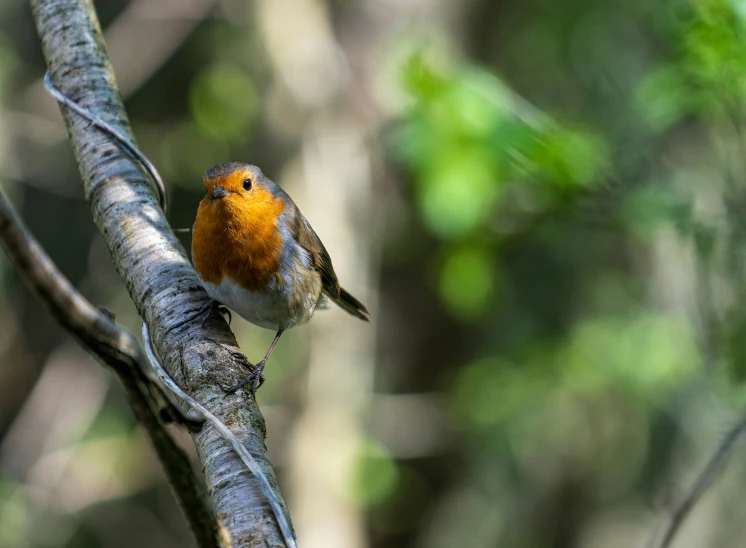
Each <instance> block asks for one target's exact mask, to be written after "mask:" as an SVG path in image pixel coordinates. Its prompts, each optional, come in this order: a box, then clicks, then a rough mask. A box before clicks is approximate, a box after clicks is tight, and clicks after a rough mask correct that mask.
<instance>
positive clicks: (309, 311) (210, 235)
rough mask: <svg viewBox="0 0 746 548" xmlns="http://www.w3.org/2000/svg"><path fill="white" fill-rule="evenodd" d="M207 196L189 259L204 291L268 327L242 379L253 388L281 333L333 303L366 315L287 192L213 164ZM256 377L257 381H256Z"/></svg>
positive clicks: (237, 166)
mask: <svg viewBox="0 0 746 548" xmlns="http://www.w3.org/2000/svg"><path fill="white" fill-rule="evenodd" d="M203 181H204V184H205V189H206V190H207V195H206V196H205V197H204V198H203V200H202V201H201V202H200V204H199V209H198V210H197V218H196V220H195V221H194V230H193V232H192V260H193V262H194V268H195V270H196V271H197V275H198V276H199V278H200V281H201V282H202V285H203V286H204V287H205V290H206V291H207V294H208V295H209V296H210V297H211V298H212V299H213V300H214V302H213V303H211V304H210V305H208V306H210V308H211V309H212V308H214V307H215V306H217V304H218V303H219V304H220V305H225V306H227V307H228V308H230V309H232V310H234V311H235V312H236V313H238V315H240V316H241V317H242V318H244V319H246V320H248V321H249V322H251V323H253V324H255V325H258V326H259V327H264V328H265V329H272V330H274V331H275V332H276V335H275V338H274V340H273V341H272V344H271V345H270V347H269V350H267V353H266V355H265V356H264V358H263V359H262V361H260V362H259V363H257V364H256V365H255V366H254V368H253V371H252V373H251V374H250V375H249V376H248V377H247V378H246V379H244V380H243V381H241V382H240V383H239V384H237V385H236V386H234V387H233V388H232V389H231V390H229V391H228V393H229V394H232V393H234V392H236V391H237V390H238V389H239V388H241V387H242V386H244V385H245V384H246V383H251V385H250V386H251V388H252V391H255V390H256V389H257V388H259V386H261V384H262V383H263V382H264V376H263V375H262V371H263V369H264V366H265V365H266V363H267V360H268V359H269V356H270V355H271V354H272V351H273V350H274V348H275V345H276V344H277V341H278V340H279V339H280V336H281V335H282V334H283V332H285V331H287V330H288V329H290V328H291V327H295V326H296V325H300V324H303V323H306V322H307V321H309V320H310V319H311V318H312V317H313V313H314V312H315V311H316V310H317V309H322V310H323V309H326V308H329V306H330V304H329V302H330V301H331V302H334V303H335V304H337V305H338V306H340V307H341V308H342V309H344V310H345V311H347V312H349V313H350V314H352V315H353V316H355V317H356V318H360V319H361V320H365V321H368V316H369V313H368V310H367V309H366V308H365V306H364V305H363V304H362V303H361V302H360V301H358V300H357V299H356V298H355V297H353V296H352V295H350V294H349V293H348V292H347V291H345V290H344V289H343V288H342V287H340V285H339V281H338V280H337V275H336V274H335V273H334V267H333V266H332V260H331V258H330V257H329V253H327V251H326V248H324V244H322V243H321V240H320V239H319V237H318V236H317V235H316V233H315V232H314V231H313V228H311V225H310V224H309V223H308V221H307V220H306V218H305V217H304V216H303V214H302V213H301V212H300V210H299V209H298V206H296V205H295V203H294V202H293V200H292V199H291V198H290V196H288V194H287V193H286V192H285V191H284V190H282V189H281V188H280V187H279V186H277V185H276V184H275V183H273V182H272V181H271V180H269V179H268V178H267V177H265V176H264V174H263V173H262V171H261V170H260V169H259V168H258V167H256V166H253V165H250V164H243V163H238V162H230V163H225V164H218V165H215V166H212V167H211V168H210V169H208V170H207V171H206V172H205V174H204V177H203ZM257 383H258V384H257Z"/></svg>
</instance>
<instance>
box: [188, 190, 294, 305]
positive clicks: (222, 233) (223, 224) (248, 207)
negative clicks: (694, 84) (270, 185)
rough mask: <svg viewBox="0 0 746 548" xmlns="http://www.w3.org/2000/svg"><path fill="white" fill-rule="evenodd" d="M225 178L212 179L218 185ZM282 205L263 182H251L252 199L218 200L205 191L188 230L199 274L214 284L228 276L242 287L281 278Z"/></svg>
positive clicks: (260, 285)
mask: <svg viewBox="0 0 746 548" xmlns="http://www.w3.org/2000/svg"><path fill="white" fill-rule="evenodd" d="M228 183H229V182H228V181H226V182H225V183H222V182H221V181H220V180H216V181H214V184H215V185H218V186H219V185H221V184H225V185H226V186H228ZM208 190H209V189H208ZM284 209H285V203H284V201H283V200H282V199H281V198H278V197H275V196H273V195H272V193H271V192H269V190H267V189H265V188H255V189H254V191H253V192H252V199H245V198H243V197H241V196H237V195H236V196H228V197H226V198H223V199H222V200H217V199H212V198H210V197H209V193H208V197H206V198H204V199H203V200H202V202H200V204H199V209H198V210H197V218H196V219H195V222H194V231H193V233H192V258H193V261H194V267H195V269H196V270H197V272H198V273H199V275H200V277H201V278H202V280H203V281H204V282H208V283H211V284H215V285H218V284H220V282H221V281H222V280H223V278H225V277H228V278H230V279H232V280H233V281H234V282H236V283H237V284H238V285H240V286H241V287H242V288H244V289H248V290H250V291H260V290H261V289H263V288H264V287H266V286H267V284H268V283H269V282H270V281H271V280H272V279H273V278H279V272H280V254H281V253H282V239H281V236H280V232H279V230H278V217H279V216H280V215H281V214H282V212H283V211H284Z"/></svg>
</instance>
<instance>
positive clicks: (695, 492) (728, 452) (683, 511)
mask: <svg viewBox="0 0 746 548" xmlns="http://www.w3.org/2000/svg"><path fill="white" fill-rule="evenodd" d="M745 432H746V409H744V410H742V411H741V414H740V415H739V417H738V421H736V424H734V425H733V426H731V428H730V430H728V432H726V434H725V436H724V437H723V439H722V440H721V441H720V443H719V444H718V446H717V449H716V450H715V453H714V454H713V455H712V457H710V460H709V462H708V463H707V465H706V466H705V468H704V470H702V472H700V474H699V476H698V477H697V480H696V481H695V482H694V485H692V487H691V489H690V490H689V492H688V493H687V495H686V497H684V499H683V500H682V501H681V502H680V503H679V504H678V505H676V508H675V509H674V511H673V513H672V514H671V520H670V521H669V523H668V525H667V527H666V528H665V531H664V533H663V536H662V537H661V541H660V542H659V543H658V542H656V538H657V536H658V535H655V536H654V537H653V538H652V539H651V541H650V543H649V544H648V547H649V548H654V547H655V546H657V547H658V548H668V546H670V545H671V543H672V542H673V539H674V537H675V536H676V533H678V532H679V529H681V526H682V525H683V524H684V521H686V518H688V517H689V514H690V513H691V511H692V510H693V509H694V507H695V506H696V505H697V503H698V502H699V501H700V500H701V499H702V496H703V495H704V494H705V492H706V491H707V490H708V489H709V488H710V487H711V486H712V484H713V483H714V482H715V480H716V479H717V478H718V477H719V476H720V474H721V473H722V472H723V471H724V470H725V467H726V466H727V465H728V461H729V460H730V458H731V457H732V456H733V453H734V451H735V449H736V446H737V445H736V442H737V441H738V440H739V439H740V438H741V436H742V435H743V434H744V433H745Z"/></svg>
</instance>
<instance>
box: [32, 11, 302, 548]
mask: <svg viewBox="0 0 746 548" xmlns="http://www.w3.org/2000/svg"><path fill="white" fill-rule="evenodd" d="M31 5H32V9H33V14H34V19H35V21H36V25H37V30H38V32H39V35H40V37H41V40H42V46H43V49H44V54H45V57H46V59H47V65H48V67H49V72H50V74H51V79H52V81H53V83H54V85H55V86H56V87H57V88H58V89H59V90H60V91H61V92H62V93H63V94H64V95H66V96H67V97H69V98H71V99H72V100H73V101H74V102H76V103H77V104H78V105H80V106H81V107H82V108H84V109H85V110H87V111H89V112H90V113H91V114H92V115H94V116H95V117H97V118H99V119H100V120H102V121H103V122H104V123H106V124H108V125H111V126H113V127H114V128H116V129H117V131H118V132H119V133H121V134H122V135H123V136H124V137H126V138H127V140H129V141H130V142H134V141H133V139H132V134H131V131H130V129H129V127H128V124H127V117H126V114H125V111H124V107H123V105H122V102H121V99H120V97H119V93H118V92H117V89H116V83H115V78H114V74H113V72H112V69H111V66H110V64H109V60H108V58H107V55H106V48H105V45H104V43H103V38H102V36H101V32H100V28H99V25H98V21H97V19H96V15H95V12H94V10H93V6H92V5H91V2H90V0H31ZM61 111H62V115H63V117H64V119H65V123H66V125H67V129H68V133H69V136H70V141H71V144H72V147H73V152H74V154H75V157H76V159H77V161H78V167H79V170H80V173H81V175H82V178H83V183H84V189H85V196H86V200H87V201H88V202H89V205H90V207H91V210H92V213H93V218H94V221H95V222H96V224H97V226H98V228H99V230H100V232H101V234H102V237H103V239H104V242H105V243H106V245H107V247H108V249H109V251H110V253H111V255H112V259H113V261H114V265H115V267H116V269H117V271H118V272H119V275H120V276H121V277H122V279H123V280H124V283H125V285H126V287H127V290H128V291H129V293H130V296H131V297H132V300H133V301H134V303H135V305H136V307H137V309H138V312H139V313H140V316H141V317H142V318H143V320H144V321H145V323H146V324H147V325H148V327H149V330H150V334H151V335H152V342H153V345H154V347H155V350H156V352H157V355H158V356H160V357H161V359H162V361H163V365H164V367H165V369H166V370H167V371H168V373H169V375H170V376H171V377H173V378H174V379H175V380H176V381H177V382H178V383H179V385H181V386H182V387H183V388H184V389H185V391H186V392H187V393H188V394H190V395H191V396H192V397H193V398H194V399H195V400H197V401H199V402H202V404H203V405H204V406H205V407H206V408H207V409H208V410H209V411H210V412H211V413H212V414H213V415H215V416H217V417H219V418H220V419H221V420H222V422H223V423H224V424H227V425H229V427H230V430H231V432H232V433H233V434H234V436H236V437H237V438H238V439H239V440H240V441H241V443H242V444H243V445H244V447H245V448H246V449H247V450H248V451H249V452H250V453H251V455H252V456H253V457H254V459H255V460H256V461H257V463H258V465H259V467H260V469H261V471H262V472H263V475H264V476H265V477H266V478H267V479H268V481H269V483H270V485H271V488H272V491H273V492H274V494H275V497H276V498H277V499H278V500H279V501H280V503H281V505H282V507H283V508H284V502H283V499H282V495H281V493H280V489H279V486H278V484H277V480H276V478H275V475H274V471H273V470H272V467H271V465H270V463H269V460H268V458H267V454H266V448H265V445H264V436H265V427H264V419H263V417H262V416H261V413H260V412H259V409H258V407H257V406H256V403H255V402H254V400H253V398H245V399H244V398H242V397H240V396H238V395H235V396H232V397H225V390H227V389H228V388H230V387H231V386H233V385H234V384H236V382H237V381H238V380H239V379H241V378H242V377H243V376H244V375H245V369H244V367H245V366H244V364H245V363H247V362H246V359H245V357H243V355H242V354H240V352H239V351H238V348H237V346H236V341H235V338H234V337H233V334H232V333H231V332H230V330H229V329H228V326H227V324H226V323H225V322H224V321H223V320H222V319H220V318H219V317H217V316H212V317H211V321H209V322H207V324H206V326H204V327H203V326H202V325H201V323H200V322H199V321H197V322H188V323H186V324H184V325H183V326H179V324H180V323H181V321H182V320H183V319H184V318H188V317H190V316H191V315H193V314H194V312H196V311H198V310H200V309H201V308H202V307H203V305H205V304H206V303H207V302H208V301H209V298H208V296H207V294H206V293H205V291H204V289H203V288H202V286H201V284H200V283H199V280H198V278H197V276H196V274H195V272H194V270H193V269H192V267H191V265H190V264H189V261H188V259H187V257H186V254H185V253H184V250H183V249H182V248H181V246H180V244H179V242H178V240H177V239H176V237H175V236H174V234H173V232H172V231H171V230H170V228H169V226H168V224H167V222H166V219H165V217H164V215H163V212H162V211H161V209H160V208H159V207H158V203H157V201H156V200H155V198H154V195H153V193H152V190H151V187H150V184H149V182H148V179H147V177H145V175H144V173H143V172H142V170H141V169H140V166H139V165H138V164H137V163H135V162H133V161H132V160H131V159H130V158H129V157H128V156H127V155H126V154H123V153H122V151H121V149H120V148H119V145H118V144H117V143H116V142H114V141H112V140H111V139H110V138H109V136H108V135H107V134H104V133H102V132H101V131H99V130H98V129H97V128H96V127H95V126H92V125H91V124H90V123H89V122H88V121H87V120H85V119H82V118H80V117H79V116H77V115H76V114H75V113H73V112H71V111H69V110H68V109H67V108H66V107H62V108H61ZM193 440H194V443H195V446H196V448H197V453H198V455H199V458H200V460H201V462H202V468H203V471H204V474H205V479H206V482H207V487H208V493H209V495H210V497H211V499H212V502H213V505H214V507H215V510H216V512H217V516H218V518H219V520H220V521H221V522H222V524H223V526H224V530H225V532H226V534H227V535H229V537H230V542H232V544H233V546H235V547H240V546H258V545H261V546H265V547H280V546H284V542H283V537H282V534H281V531H280V528H279V526H278V523H277V520H276V519H275V516H274V514H273V512H272V507H271V505H270V504H269V503H268V501H267V500H266V498H265V497H264V496H262V491H261V487H260V482H259V480H258V479H257V478H256V477H255V476H253V475H252V474H251V473H250V472H249V471H248V470H247V469H246V468H245V467H244V465H243V462H242V461H241V459H240V458H239V457H238V455H237V454H236V453H235V452H234V451H233V450H232V449H231V446H230V444H229V443H228V442H227V441H226V440H225V439H224V438H223V437H222V436H220V434H219V432H217V431H216V430H215V429H213V428H204V429H202V430H201V431H200V432H199V433H196V434H193ZM285 514H286V518H287V520H288V522H289V517H287V511H286V510H285Z"/></svg>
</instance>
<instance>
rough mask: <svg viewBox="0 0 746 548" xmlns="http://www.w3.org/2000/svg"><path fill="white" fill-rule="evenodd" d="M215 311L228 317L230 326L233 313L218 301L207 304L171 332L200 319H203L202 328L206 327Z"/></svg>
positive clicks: (175, 326)
mask: <svg viewBox="0 0 746 548" xmlns="http://www.w3.org/2000/svg"><path fill="white" fill-rule="evenodd" d="M214 310H217V311H218V312H219V313H220V314H222V315H223V316H227V319H228V325H230V323H231V320H232V319H233V317H232V316H231V311H230V310H228V309H227V308H226V307H225V306H223V305H221V304H220V303H219V302H218V301H214V300H210V302H208V303H207V304H205V305H204V306H203V307H202V308H200V309H199V310H198V311H197V312H195V313H194V314H191V315H190V316H188V317H186V318H184V319H183V320H181V321H180V322H179V323H177V324H176V325H174V326H173V327H172V328H171V330H174V329H179V328H180V327H184V326H185V325H186V324H188V323H191V322H193V321H194V320H196V319H198V318H202V327H205V324H206V323H207V320H208V319H210V314H212V312H213V311H214Z"/></svg>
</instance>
